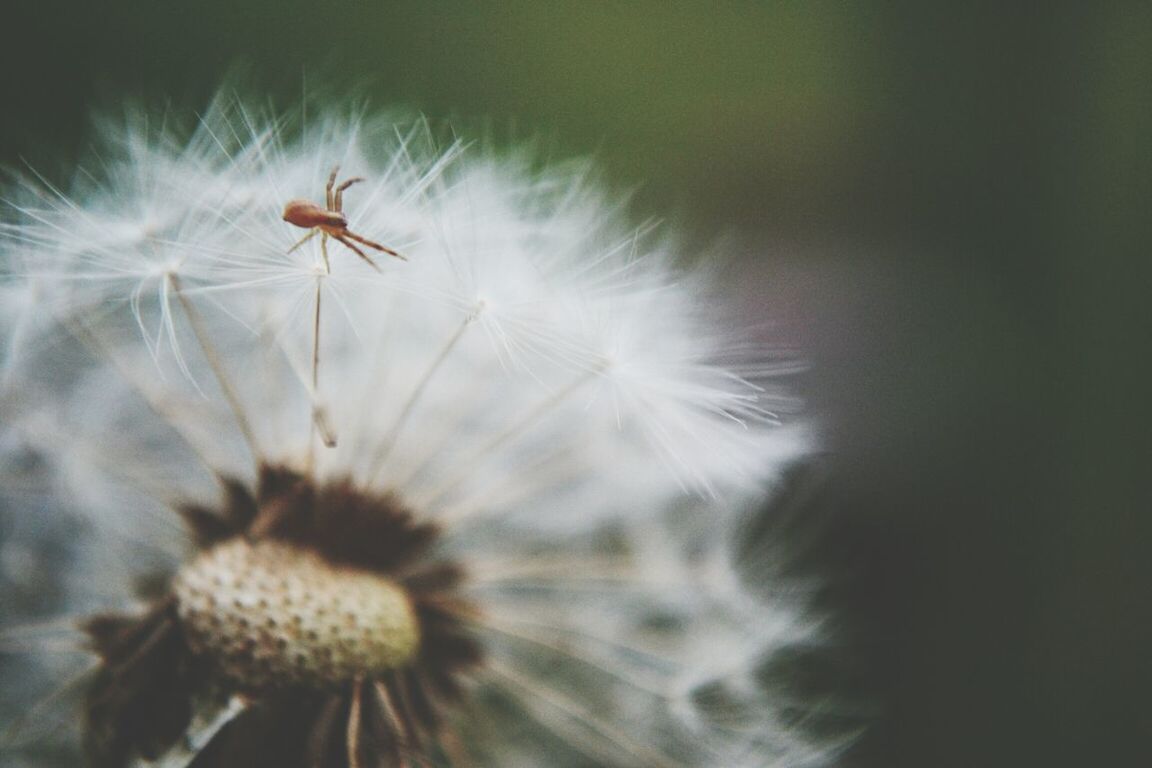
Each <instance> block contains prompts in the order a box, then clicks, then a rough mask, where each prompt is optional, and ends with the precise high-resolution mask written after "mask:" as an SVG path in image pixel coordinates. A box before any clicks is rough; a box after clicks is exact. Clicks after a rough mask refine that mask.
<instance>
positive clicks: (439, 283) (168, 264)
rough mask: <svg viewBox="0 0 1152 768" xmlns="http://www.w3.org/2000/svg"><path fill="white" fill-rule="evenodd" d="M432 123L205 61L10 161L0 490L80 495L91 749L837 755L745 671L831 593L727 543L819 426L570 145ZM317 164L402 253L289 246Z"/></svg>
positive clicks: (561, 760) (424, 755) (196, 763)
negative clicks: (344, 110) (226, 72)
mask: <svg viewBox="0 0 1152 768" xmlns="http://www.w3.org/2000/svg"><path fill="white" fill-rule="evenodd" d="M430 137H431V132H430V131H429V130H428V129H427V128H426V127H425V126H421V125H417V126H416V127H415V128H412V129H400V130H397V129H396V128H395V126H394V125H392V124H390V123H388V122H387V121H384V120H372V119H368V118H364V117H362V116H357V117H353V118H350V119H331V120H327V121H324V122H321V123H319V124H315V123H313V124H310V125H308V126H306V127H305V128H301V129H295V128H292V127H291V126H288V125H286V124H285V122H284V121H282V120H276V119H269V118H266V117H259V118H257V117H254V116H253V115H252V114H251V113H250V112H248V111H247V110H246V109H245V108H244V107H243V105H242V104H240V103H238V102H235V101H232V100H229V99H221V100H220V101H219V102H218V103H217V104H215V105H214V106H213V107H212V109H210V110H209V111H208V113H207V114H206V115H205V116H203V117H202V118H201V119H200V121H199V123H198V127H197V128H196V129H195V130H194V131H192V132H191V133H190V134H188V135H185V136H181V134H180V133H179V132H178V131H176V130H173V129H171V128H167V127H166V128H163V129H160V130H153V129H151V128H150V127H149V126H148V125H147V122H146V121H144V120H143V119H139V120H135V121H132V120H130V121H128V124H127V126H119V127H115V128H113V129H112V139H111V140H110V141H109V142H108V143H107V145H106V146H105V148H104V149H103V150H102V152H101V154H100V156H99V164H98V167H91V168H86V169H85V170H84V171H83V172H81V173H80V174H78V178H77V180H76V182H75V183H74V184H73V185H72V186H71V187H70V188H69V189H68V190H67V191H64V190H62V189H59V188H57V187H55V186H53V185H51V184H50V183H48V182H47V181H45V180H44V179H40V178H30V179H26V180H24V181H23V182H22V183H21V184H19V185H17V186H16V188H15V189H14V190H13V191H12V192H10V193H8V206H9V216H8V219H7V220H6V221H5V222H4V223H3V225H2V226H3V229H2V230H0V231H2V233H3V237H4V239H3V245H2V248H3V267H2V269H3V273H2V274H3V283H2V284H0V290H2V291H3V292H4V303H3V310H2V312H0V323H2V327H3V329H4V339H5V346H4V348H3V354H4V359H3V375H4V379H3V395H2V398H0V415H2V418H3V425H4V426H3V428H2V430H0V438H2V439H0V449H2V451H3V453H2V455H0V473H2V475H3V477H4V479H5V485H4V490H3V497H2V501H3V508H2V509H3V511H4V514H5V518H3V519H5V520H7V519H12V520H17V521H19V525H18V526H16V527H17V528H30V529H33V531H32V533H30V534H28V539H29V540H33V541H34V540H35V539H36V535H38V534H37V532H36V531H37V529H38V526H41V527H47V526H50V525H58V524H63V523H51V522H50V521H53V520H57V521H67V524H68V525H71V526H75V527H76V529H77V530H78V531H80V535H78V536H77V537H76V538H75V540H74V541H72V543H71V544H70V546H69V552H68V558H69V560H70V562H68V564H67V565H66V566H62V567H61V568H60V571H61V573H62V582H61V586H60V588H59V589H60V592H59V600H58V601H57V603H56V604H54V605H53V606H51V608H53V609H55V610H58V611H72V612H76V613H87V614H89V616H88V618H85V619H81V620H79V621H78V622H77V623H75V624H74V625H71V626H74V627H75V631H74V632H73V633H72V635H71V636H69V634H68V632H67V629H68V626H69V625H67V624H64V625H53V626H54V627H55V628H53V629H49V630H45V631H46V632H47V633H48V636H52V637H54V638H56V639H60V638H61V637H63V638H64V639H67V640H70V641H76V640H78V641H79V645H80V646H81V650H86V651H88V652H90V654H91V655H90V656H89V655H84V654H81V655H80V656H79V657H69V658H72V659H73V661H72V662H69V665H70V669H71V670H72V671H73V672H74V673H75V674H76V675H78V678H77V679H78V680H79V682H78V683H77V688H78V689H79V691H80V694H79V699H80V701H81V704H80V710H81V713H82V717H81V718H80V720H81V725H80V728H79V730H80V732H81V745H82V749H83V750H84V752H85V755H86V759H87V760H88V761H89V763H90V764H91V765H94V766H99V767H100V768H104V767H105V766H107V767H108V768H118V767H119V766H127V765H131V764H135V762H137V761H139V760H144V761H150V760H156V761H159V763H160V764H163V765H185V766H193V768H212V767H213V766H220V767H221V768H225V767H228V766H240V765H245V766H273V765H276V766H296V765H299V766H305V765H309V766H311V765H319V766H325V767H328V766H332V767H337V766H339V767H340V768H345V767H347V768H359V767H360V766H393V765H395V766H400V765H426V764H436V765H472V764H483V765H517V766H533V765H541V766H543V765H548V766H563V765H573V766H575V765H620V766H696V765H708V766H714V765H722V766H744V765H748V766H752V765H757V766H806V765H817V764H823V763H825V762H826V761H827V760H828V758H829V755H830V753H831V751H830V749H828V748H827V747H821V746H819V745H817V744H816V743H815V742H814V740H811V739H809V738H808V737H807V736H806V735H805V733H804V732H803V731H802V730H800V729H797V728H795V727H792V726H791V725H789V722H788V718H787V717H786V715H785V712H784V707H782V706H780V705H779V704H778V703H777V702H775V701H774V699H773V697H772V695H771V692H770V691H766V690H762V689H761V688H760V687H759V686H758V684H757V683H756V681H755V676H754V673H755V670H756V669H757V668H758V666H759V665H762V664H763V663H764V661H765V660H766V659H768V658H770V657H771V656H772V655H773V654H774V653H775V652H777V651H779V650H781V649H784V648H787V647H790V646H793V645H796V644H803V643H805V642H807V641H808V640H809V639H810V638H811V636H812V631H813V630H812V628H811V627H810V626H809V625H808V624H807V623H806V622H805V621H804V620H802V618H801V614H800V612H799V611H798V610H797V609H796V607H795V606H792V605H790V604H785V603H781V602H780V601H779V600H776V601H774V602H769V601H767V600H765V599H764V597H763V595H760V594H758V593H757V592H756V591H755V590H753V589H751V588H750V587H749V586H748V585H747V576H746V575H745V574H741V573H740V568H739V566H738V565H737V563H736V560H735V556H734V554H733V540H734V539H735V538H737V537H739V536H740V535H741V531H742V530H744V528H743V526H744V525H745V524H746V523H747V522H748V513H747V509H748V508H749V506H750V505H751V504H753V503H754V502H755V500H756V499H757V498H760V495H761V494H762V493H763V492H764V490H765V488H766V486H767V485H768V483H769V482H770V481H771V480H772V478H773V477H774V474H775V472H776V470H777V468H778V467H779V466H780V465H781V463H782V461H783V460H784V459H787V458H789V457H794V456H796V455H798V454H799V453H801V452H802V451H803V450H805V441H804V439H803V437H802V434H801V432H799V431H797V430H796V429H795V428H787V427H780V426H776V425H774V422H775V415H774V414H773V413H772V405H773V403H774V402H775V398H773V397H771V396H770V395H769V392H767V391H765V390H764V389H762V388H761V387H760V386H758V385H757V384H756V383H753V382H752V381H751V380H749V379H748V378H746V372H745V371H744V370H742V369H741V368H739V367H733V366H728V365H725V364H723V363H722V362H720V361H721V360H722V359H723V357H724V355H725V354H726V352H727V350H728V349H729V348H730V347H733V346H734V345H735V344H737V343H739V341H740V340H739V339H737V338H733V336H732V332H731V330H730V329H728V328H726V327H725V326H724V325H723V318H722V317H721V316H720V315H719V314H718V313H717V312H716V311H715V306H714V304H713V302H712V301H710V300H708V299H706V298H705V297H706V296H707V295H708V294H707V293H706V292H705V288H706V285H705V284H704V283H703V282H702V281H701V280H699V279H698V278H696V277H693V276H692V275H686V274H679V273H677V271H676V270H674V269H673V268H672V266H671V264H672V262H673V258H674V253H673V250H672V248H671V246H670V245H668V244H662V243H658V244H656V245H654V246H650V245H648V244H647V242H648V241H647V238H646V237H644V236H643V233H639V234H638V233H631V232H629V230H628V229H627V227H626V225H625V224H624V223H623V222H622V217H621V216H620V215H619V213H618V212H616V211H613V210H611V209H608V208H606V207H605V204H604V202H603V200H602V196H601V195H600V193H598V192H597V191H596V190H595V188H594V187H593V186H592V185H590V184H588V183H586V181H585V179H584V176H585V175H586V173H585V170H584V169H577V170H572V169H568V170H564V171H552V172H541V171H538V170H534V168H533V166H532V163H531V162H530V161H528V160H526V159H523V158H517V157H515V156H511V157H495V156H491V155H488V154H485V153H483V152H479V151H475V150H468V149H466V148H464V147H462V146H461V145H459V144H453V145H451V146H449V147H448V148H446V149H443V148H441V149H437V148H436V147H435V146H434V142H433V141H432V139H431V138H430ZM334 167H339V168H340V169H342V171H341V174H346V176H348V177H351V176H359V177H364V178H365V181H363V182H360V183H357V184H355V185H354V186H351V187H349V188H348V189H347V190H346V191H345V194H344V199H343V212H344V215H345V216H346V223H345V224H343V225H341V226H343V227H344V229H346V230H351V231H354V232H355V233H357V234H359V235H361V236H362V237H364V238H367V239H371V240H373V241H376V242H378V243H382V244H385V245H386V246H387V247H388V248H392V249H395V250H396V251H397V252H398V253H399V254H401V255H402V256H403V257H404V258H406V259H407V261H399V260H396V259H392V258H386V259H385V258H381V259H379V260H376V261H375V268H374V267H373V266H372V265H370V264H369V263H367V262H366V261H365V260H362V259H361V258H359V257H358V256H357V254H356V253H353V252H352V250H350V249H349V248H347V247H345V245H344V244H343V243H341V242H339V241H338V240H336V239H334V238H332V237H312V238H310V239H309V240H308V241H307V242H305V243H304V244H303V245H302V246H300V247H294V246H295V245H296V243H297V242H298V241H299V240H300V239H301V237H302V236H304V235H306V234H307V233H306V232H304V231H303V230H301V229H299V228H297V227H294V226H292V225H291V224H290V223H286V222H285V221H284V218H285V217H286V214H285V211H284V205H285V203H287V202H288V201H290V200H299V199H304V200H310V201H313V202H314V203H315V204H316V206H318V207H319V208H325V207H327V208H332V206H331V204H330V201H325V200H323V199H322V198H321V197H320V195H321V194H322V193H323V190H324V189H325V185H326V184H327V183H328V181H329V179H330V177H331V176H332V174H333V173H334V171H333V168H334ZM341 178H345V176H344V175H342V176H341ZM297 223H299V222H297ZM334 231H335V232H337V233H339V231H341V230H340V228H339V227H337V229H336V230H334ZM325 250H326V253H327V257H328V258H327V263H326V262H325V259H324V258H323V256H324V252H325ZM752 362H755V361H752ZM747 370H748V371H750V372H752V373H755V369H751V368H750V369H747ZM37 521H38V522H37ZM21 535H23V534H21ZM13 536H15V534H13ZM14 540H15V539H14ZM34 552H35V550H34V549H33V555H32V556H34ZM142 574H150V575H152V578H149V579H148V580H147V585H146V586H147V588H146V589H144V588H141V586H140V583H139V577H140V576H141V575H142ZM5 583H7V582H5ZM133 589H135V592H134V593H133ZM132 594H135V595H136V599H135V601H132V600H129V599H128V596H130V595H132ZM30 611H31V609H29V612H30ZM23 632H24V630H22V629H20V628H18V627H15V628H13V629H11V630H9V631H8V632H7V633H5V634H4V635H2V637H3V638H4V639H5V642H6V646H5V647H7V645H8V644H12V645H14V646H20V645H21V643H22V642H24V641H22V640H21V638H25V639H26V638H27V637H32V638H41V637H42V635H41V634H38V631H37V630H29V632H31V634H30V635H25V634H23ZM59 632H63V634H62V635H60V634H54V633H59ZM30 642H33V643H34V642H36V640H32V641H30ZM25 645H27V643H25ZM33 656H34V657H35V656H37V654H33ZM92 657H94V658H95V661H92V660H91V659H92ZM49 666H53V667H56V666H59V665H58V664H52V665H49ZM38 670H39V667H36V666H35V665H32V666H30V667H29V668H28V669H27V670H26V671H25V673H24V674H23V675H22V676H24V677H34V676H35V674H36V673H37V671H38ZM47 672H50V673H52V674H53V675H56V674H59V670H58V669H55V668H53V669H49V670H47ZM5 687H6V688H7V690H5V691H3V695H2V696H0V700H4V699H6V700H8V701H9V702H11V701H14V700H18V699H19V697H21V696H27V695H28V694H27V690H28V688H30V687H31V684H30V683H29V684H28V685H24V684H21V685H20V686H15V685H13V686H7V685H6V686H5ZM25 705H26V703H25ZM25 705H21V706H25ZM64 720H65V721H66V720H67V718H65V719H64ZM56 725H57V726H59V725H60V723H59V722H57V723H56ZM32 730H39V731H43V730H64V731H67V730H68V729H67V728H63V729H61V728H58V727H56V726H53V728H49V729H44V728H40V729H32ZM18 732H19V729H18ZM42 735H43V734H42ZM26 741H27V739H25V740H23V741H21V739H20V738H18V737H12V738H10V739H9V746H8V747H6V748H5V749H6V750H7V754H10V755H17V754H25V755H35V754H38V753H36V752H35V751H27V750H31V749H33V748H32V747H28V746H27V744H25V742H26ZM21 744H23V745H24V746H21ZM21 750H25V751H21ZM42 754H44V755H48V754H50V753H42ZM13 759H20V758H13ZM28 759H33V758H28ZM43 759H44V764H51V762H50V760H49V758H48V757H44V758H43ZM64 759H67V758H64ZM16 764H23V763H16Z"/></svg>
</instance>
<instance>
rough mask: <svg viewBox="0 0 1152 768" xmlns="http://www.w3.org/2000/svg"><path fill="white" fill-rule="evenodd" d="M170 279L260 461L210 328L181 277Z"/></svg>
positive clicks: (254, 441)
mask: <svg viewBox="0 0 1152 768" xmlns="http://www.w3.org/2000/svg"><path fill="white" fill-rule="evenodd" d="M168 280H169V281H170V282H171V284H172V287H173V289H175V291H176V298H177V299H179V300H180V306H181V307H183V308H184V314H186V315H187V316H188V323H189V325H191V326H192V332H193V333H194V334H196V341H197V342H198V343H199V344H200V349H201V351H202V352H203V353H204V358H205V359H206V360H207V361H208V365H209V367H211V368H212V373H213V374H214V375H215V376H216V382H217V383H218V384H219V385H220V391H221V392H223V393H224V399H225V400H227V401H228V407H229V408H231V409H232V415H233V416H234V417H235V419H236V426H237V427H238V428H239V430H240V433H241V434H242V435H243V436H244V441H245V442H246V443H247V444H248V450H249V451H250V452H251V453H252V458H254V459H256V460H257V462H258V463H259V461H260V458H261V453H260V449H259V447H258V446H257V443H256V434H255V433H254V432H253V431H252V425H251V423H249V421H248V416H247V415H246V414H245V413H244V407H243V406H242V405H241V404H240V398H239V397H238V396H237V394H236V390H235V388H234V387H233V386H232V382H231V381H230V380H229V378H228V374H227V372H226V371H225V370H224V364H223V363H222V362H221V361H220V356H219V355H218V354H217V353H216V348H215V347H214V346H212V340H211V339H210V338H208V330H207V329H206V328H205V327H204V320H203V318H202V317H201V316H200V312H199V310H197V309H196V305H195V304H193V303H192V301H191V300H190V299H189V298H188V297H187V296H186V295H185V294H184V290H183V288H182V287H181V285H180V278H179V277H178V276H177V275H175V274H172V273H169V274H168Z"/></svg>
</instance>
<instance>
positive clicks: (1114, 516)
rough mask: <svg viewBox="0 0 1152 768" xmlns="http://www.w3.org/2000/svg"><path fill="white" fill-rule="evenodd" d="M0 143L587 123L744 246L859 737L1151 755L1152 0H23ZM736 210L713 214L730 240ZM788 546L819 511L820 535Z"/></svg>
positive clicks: (592, 141) (1018, 759) (6, 67)
mask: <svg viewBox="0 0 1152 768" xmlns="http://www.w3.org/2000/svg"><path fill="white" fill-rule="evenodd" d="M0 26H2V28H3V30H4V43H3V45H2V46H0V114H2V115H3V117H2V118H0V162H3V164H5V165H7V166H14V165H18V164H20V163H23V162H25V161H27V162H29V163H31V164H32V165H34V166H36V167H37V168H45V169H48V170H49V173H53V172H57V173H61V174H63V173H65V172H66V170H67V168H68V166H69V163H70V161H71V158H73V157H76V156H78V155H80V154H82V152H83V149H84V147H85V142H86V140H87V139H86V137H87V136H88V135H89V127H90V125H89V119H90V116H91V114H92V113H93V110H99V109H112V110H115V109H116V108H117V105H118V104H120V103H123V102H125V101H126V100H129V99H143V100H144V101H145V102H146V103H154V104H161V105H165V104H167V105H171V106H173V107H174V108H175V109H176V110H177V111H179V110H183V109H188V108H196V107H199V106H202V105H203V104H204V103H205V102H206V101H207V100H208V98H210V96H211V95H212V94H213V93H214V92H215V90H216V89H217V87H218V86H219V84H220V83H221V82H222V81H223V80H224V78H226V77H227V76H230V75H234V74H235V73H236V71H237V66H238V65H241V66H242V69H243V71H244V73H245V75H244V77H245V82H246V83H247V84H248V90H249V92H256V93H260V94H266V95H267V97H268V98H269V99H270V100H271V101H273V102H274V103H279V104H282V105H290V104H292V103H293V102H294V100H296V99H298V97H299V95H300V94H301V93H302V92H306V91H309V90H310V89H325V88H327V89H332V90H333V92H334V95H336V96H342V95H345V94H348V93H352V92H355V93H356V94H358V95H360V96H364V97H367V98H368V99H369V101H370V102H371V103H372V104H375V105H380V106H386V105H393V104H400V105H404V106H406V107H408V108H411V109H414V110H419V111H421V112H423V113H424V114H426V115H428V116H429V117H430V118H432V119H433V120H436V121H439V120H445V119H447V120H451V121H452V122H453V123H454V124H456V125H458V126H459V127H460V131H461V133H463V134H465V135H469V134H474V133H476V132H481V133H485V132H486V133H487V134H490V135H492V136H495V137H497V138H496V139H494V140H495V141H497V142H499V141H500V140H501V138H500V137H505V138H507V137H517V136H518V137H521V138H526V137H532V138H541V143H542V145H543V146H545V147H547V151H548V152H549V153H551V154H554V155H556V156H559V157H568V156H583V155H589V154H593V155H595V156H597V157H598V158H599V160H600V164H601V166H602V167H603V169H604V171H605V174H606V176H607V178H608V180H609V182H610V183H611V184H613V185H616V186H617V187H618V188H619V189H622V190H623V189H635V190H636V191H635V193H634V197H633V199H634V202H633V206H634V209H635V211H636V215H637V218H638V219H639V218H641V217H646V216H651V215H659V216H662V217H663V218H665V219H666V220H667V221H669V222H670V226H672V227H673V228H674V229H675V230H677V231H679V232H680V234H681V235H682V237H683V238H684V239H685V242H686V243H687V245H688V247H689V248H690V249H699V250H700V251H701V252H705V251H715V250H725V251H727V252H728V253H732V254H735V255H736V257H737V258H738V260H739V261H738V268H739V272H740V274H742V275H744V276H745V278H744V279H743V280H742V281H741V283H742V291H743V295H742V300H743V302H744V307H745V309H746V311H747V313H748V314H749V316H750V317H752V318H755V319H761V320H767V321H769V322H770V323H771V326H770V327H771V330H770V331H769V332H768V333H767V334H766V338H768V339H771V340H773V341H775V342H777V343H780V344H784V345H787V346H793V347H798V348H801V349H804V350H805V354H806V355H807V356H808V358H809V359H810V360H811V361H812V369H811V370H810V371H809V372H808V373H807V374H806V375H805V376H804V377H803V378H802V379H800V380H798V381H796V382H794V386H795V387H796V388H797V389H798V390H799V391H801V392H802V393H803V394H804V395H805V396H806V398H807V399H808V402H809V408H810V412H811V413H812V414H814V415H815V417H816V418H817V419H818V420H819V422H820V424H821V426H822V429H823V431H824V434H825V436H826V448H827V456H826V457H824V458H823V460H822V461H821V463H820V464H819V466H818V467H816V468H815V469H812V468H809V469H808V470H805V471H802V472H798V473H797V477H798V480H797V483H798V484H799V485H801V486H803V488H804V492H803V493H801V494H799V495H798V496H797V497H796V498H800V499H802V500H803V507H804V508H805V510H809V512H807V513H806V514H805V515H802V518H803V517H807V518H809V519H811V520H812V521H813V524H812V526H811V527H812V529H813V530H814V531H815V535H813V533H812V531H806V532H805V533H804V534H803V535H802V536H800V537H799V538H802V539H803V560H804V563H805V565H804V567H805V568H814V569H816V570H817V571H819V572H820V573H821V574H822V575H823V577H824V579H825V581H826V584H827V587H826V589H825V590H824V592H823V595H822V597H821V606H822V607H824V608H826V609H827V610H828V611H829V612H830V614H831V615H833V616H835V617H836V618H835V620H834V622H833V625H832V626H833V628H834V632H835V635H836V639H837V642H838V643H839V644H840V645H841V647H842V649H843V658H844V662H843V670H844V671H843V679H842V680H836V679H835V675H833V680H832V681H831V683H832V684H833V687H835V685H837V684H841V683H842V684H843V686H844V687H845V690H846V691H849V692H848V693H846V694H845V701H853V702H856V703H857V704H862V709H861V712H864V713H866V716H867V717H868V718H869V719H871V722H872V724H871V726H870V727H869V728H868V730H867V731H866V732H865V733H864V735H863V736H862V737H861V739H860V741H859V743H858V745H857V746H856V747H855V748H854V749H853V750H852V751H851V752H850V753H849V755H848V756H847V757H846V763H847V764H848V765H850V766H858V767H859V768H872V767H876V768H879V767H880V766H884V767H886V768H893V767H905V766H907V767H908V768H925V767H928V766H931V767H933V768H951V767H953V766H954V767H956V768H960V767H964V768H968V767H971V766H980V767H984V766H1014V767H1016V766H1046V767H1049V766H1088V765H1100V766H1119V765H1152V746H1150V743H1149V740H1148V735H1149V733H1152V618H1150V616H1152V589H1150V587H1152V555H1150V554H1149V548H1150V546H1152V490H1150V489H1152V479H1150V476H1152V472H1150V471H1149V470H1150V461H1149V459H1150V458H1152V439H1150V434H1152V432H1150V430H1152V418H1150V416H1152V413H1150V412H1152V406H1150V405H1149V403H1150V402H1152V373H1150V370H1149V366H1147V364H1146V362H1145V361H1146V359H1147V357H1148V352H1149V345H1150V342H1152V312H1150V311H1149V302H1148V297H1149V295H1150V289H1152V266H1150V258H1149V257H1150V255H1152V254H1150V251H1149V248H1148V244H1149V243H1150V242H1152V237H1149V235H1150V234H1152V233H1150V231H1149V230H1150V229H1152V226H1150V221H1152V216H1150V215H1149V213H1150V211H1149V200H1150V199H1152V195H1150V194H1149V193H1150V191H1152V189H1150V187H1152V98H1150V95H1149V94H1150V90H1152V6H1148V5H1147V4H1143V5H1141V4H1136V3H1131V4H1124V3H1078V4H1074V3H1043V4H1035V5H1034V6H1033V7H1032V8H1031V9H1028V10H1026V9H1025V4H1015V3H1002V2H969V3H950V2H937V1H936V0H919V1H916V2H912V1H908V2H896V1H894V2H876V1H873V2H864V1H862V2H856V3H840V2H819V1H817V0H813V1H811V2H804V3H783V2H781V3H771V2H751V1H745V2H738V1H735V0H732V1H721V0H710V1H707V2H669V1H667V0H665V1H664V2H641V1H640V0H614V1H612V2H609V1H602V0H578V1H576V0H574V1H572V2H567V3H558V2H549V1H548V0H516V1H514V2H500V3H463V2H460V3H457V2H436V3H432V2H427V0H410V1H407V2H384V1H383V0H377V1H376V2H339V1H337V0H332V1H330V2H324V1H323V0H251V1H246V0H200V1H199V2H195V3H189V2H175V1H174V0H146V1H145V0H141V1H139V2H129V1H128V0H108V1H105V2H83V1H82V0H70V1H68V2H64V1H62V0H35V2H29V1H27V0H6V1H5V2H4V4H3V13H2V21H0ZM717 244H719V245H717ZM798 547H799V545H798Z"/></svg>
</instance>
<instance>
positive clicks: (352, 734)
mask: <svg viewBox="0 0 1152 768" xmlns="http://www.w3.org/2000/svg"><path fill="white" fill-rule="evenodd" d="M363 685H364V681H363V680H362V679H361V678H359V677H357V678H356V679H355V680H354V681H353V682H352V704H351V706H350V707H349V710H348V731H347V734H346V736H347V748H348V768H360V708H361V701H360V699H361V696H362V695H363V694H362V690H363Z"/></svg>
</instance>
